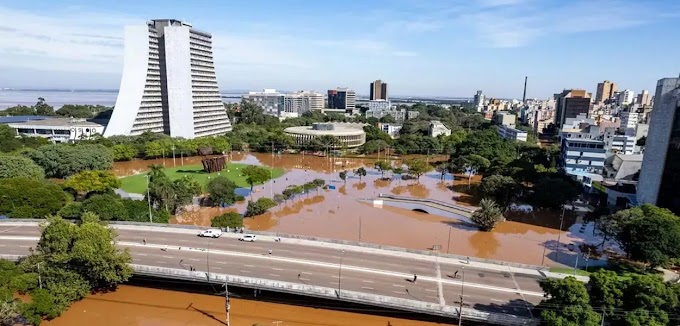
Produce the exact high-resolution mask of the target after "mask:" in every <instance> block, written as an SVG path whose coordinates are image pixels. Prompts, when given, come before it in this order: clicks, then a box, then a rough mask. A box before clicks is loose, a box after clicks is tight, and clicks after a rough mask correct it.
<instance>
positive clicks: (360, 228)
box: [359, 215, 361, 242]
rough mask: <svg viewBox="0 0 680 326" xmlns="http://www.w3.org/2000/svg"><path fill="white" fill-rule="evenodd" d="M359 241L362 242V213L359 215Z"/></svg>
mask: <svg viewBox="0 0 680 326" xmlns="http://www.w3.org/2000/svg"><path fill="white" fill-rule="evenodd" d="M359 242H361V215H359Z"/></svg>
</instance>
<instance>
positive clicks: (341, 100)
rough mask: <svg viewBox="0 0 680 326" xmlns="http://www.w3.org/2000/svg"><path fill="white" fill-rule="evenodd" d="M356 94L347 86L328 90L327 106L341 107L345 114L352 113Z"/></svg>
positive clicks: (354, 107) (332, 107)
mask: <svg viewBox="0 0 680 326" xmlns="http://www.w3.org/2000/svg"><path fill="white" fill-rule="evenodd" d="M356 101H357V95H356V93H355V92H354V91H353V90H351V89H348V88H339V87H338V88H337V89H329V90H328V107H329V108H331V109H342V110H345V113H347V114H354V111H355V109H356Z"/></svg>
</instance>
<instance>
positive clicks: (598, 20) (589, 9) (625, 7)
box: [459, 0, 663, 47]
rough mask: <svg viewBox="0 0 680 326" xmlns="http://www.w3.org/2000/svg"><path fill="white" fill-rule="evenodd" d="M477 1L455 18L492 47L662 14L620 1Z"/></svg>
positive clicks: (623, 24)
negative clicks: (471, 7)
mask: <svg viewBox="0 0 680 326" xmlns="http://www.w3.org/2000/svg"><path fill="white" fill-rule="evenodd" d="M480 4H481V6H480V7H479V8H477V9H472V10H470V11H468V12H466V13H464V14H462V15H461V16H460V17H459V18H460V19H461V20H462V21H463V22H464V23H465V24H468V25H469V26H472V27H473V28H474V29H475V30H476V31H477V32H478V34H479V36H481V37H482V40H483V41H484V42H486V43H487V44H489V45H491V46H492V47H521V46H524V45H527V44H530V43H532V42H534V41H535V40H537V39H539V38H541V37H545V36H548V35H549V36H550V37H555V36H558V35H561V34H573V33H585V32H594V31H605V30H619V29H623V28H628V27H631V26H636V25H642V24H647V23H651V22H653V21H654V20H655V19H659V18H661V17H662V15H663V13H661V12H657V11H656V10H655V9H654V7H653V6H648V5H641V4H638V3H636V2H633V1H622V0H599V1H589V0H574V1H564V2H561V3H558V4H556V5H552V6H550V7H545V6H541V4H543V3H542V2H540V1H530V0H480ZM489 7H490V8H489Z"/></svg>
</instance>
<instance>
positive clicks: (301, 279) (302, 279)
mask: <svg viewBox="0 0 680 326" xmlns="http://www.w3.org/2000/svg"><path fill="white" fill-rule="evenodd" d="M299 280H300V281H311V280H310V279H308V278H304V277H300V278H299Z"/></svg>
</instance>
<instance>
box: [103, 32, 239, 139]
mask: <svg viewBox="0 0 680 326" xmlns="http://www.w3.org/2000/svg"><path fill="white" fill-rule="evenodd" d="M231 129H232V127H231V122H230V121H229V118H228V116H227V113H226V111H225V109H224V105H223V103H222V98H221V96H220V91H219V86H218V85H217V77H216V75H215V65H214V61H213V52H212V36H211V35H210V34H208V33H204V32H200V31H197V30H195V29H193V28H192V27H191V25H189V24H187V23H183V22H181V21H178V20H173V19H155V20H152V21H149V22H147V23H146V24H144V25H139V26H136V25H134V26H126V27H125V57H124V63H123V76H122V78H121V82H120V90H119V92H118V98H117V99H116V106H115V108H114V110H113V114H112V115H111V120H110V121H109V124H108V125H107V127H106V129H105V130H104V136H105V137H109V136H113V135H139V134H142V133H143V132H145V131H151V132H158V133H164V134H168V135H170V136H172V137H184V138H187V139H190V138H195V137H203V136H213V135H220V134H224V133H226V132H228V131H231Z"/></svg>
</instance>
